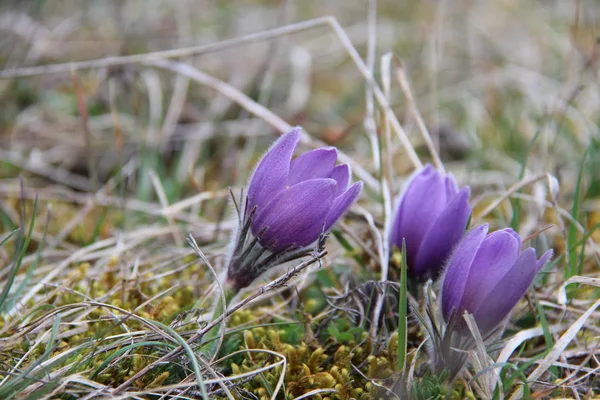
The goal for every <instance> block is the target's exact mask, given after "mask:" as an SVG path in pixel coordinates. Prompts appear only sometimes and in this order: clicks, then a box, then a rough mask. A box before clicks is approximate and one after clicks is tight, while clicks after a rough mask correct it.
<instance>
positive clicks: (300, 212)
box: [225, 127, 362, 290]
mask: <svg viewBox="0 0 600 400" xmlns="http://www.w3.org/2000/svg"><path fill="white" fill-rule="evenodd" d="M300 136H301V129H300V128H298V127H297V128H294V129H292V130H291V131H290V132H288V133H286V134H285V135H283V136H281V137H280V138H279V140H277V141H276V142H275V143H274V144H273V146H271V148H270V149H269V151H267V153H266V154H265V155H264V156H263V158H262V159H261V161H260V162H259V163H258V165H257V167H256V170H255V171H254V174H253V175H252V178H251V180H250V185H249V186H248V196H247V202H246V207H245V210H244V211H242V212H243V214H244V215H243V217H242V218H241V225H240V229H239V231H238V233H237V235H236V238H235V240H234V248H233V252H232V255H231V259H230V260H229V267H228V269H227V281H226V282H225V283H226V284H228V285H229V286H231V287H232V288H233V289H235V290H239V289H242V288H244V287H246V286H248V285H249V284H250V283H252V281H253V280H254V279H256V278H257V277H258V276H259V275H260V274H262V273H263V272H264V271H266V270H268V269H269V268H270V267H272V266H275V265H277V264H281V263H283V262H287V261H290V260H293V259H296V258H299V257H303V256H306V255H310V254H311V252H312V249H311V248H309V246H310V245H311V244H312V243H314V242H316V241H317V240H319V239H320V238H322V234H323V233H325V232H327V231H328V230H329V229H330V228H331V227H332V226H333V224H334V223H335V222H336V221H337V220H338V219H339V218H340V217H341V216H342V215H343V214H344V213H345V212H346V210H347V209H348V208H349V207H350V206H351V205H352V203H353V202H354V201H355V200H356V198H357V197H358V195H359V194H360V191H361V190H362V182H356V183H355V184H353V185H352V186H350V187H348V184H349V182H350V168H349V167H348V165H346V164H342V165H338V166H336V165H335V164H336V161H337V151H336V149H335V148H333V147H327V148H321V149H316V150H312V151H309V152H306V153H304V154H302V155H301V156H299V157H297V158H296V159H294V160H292V155H293V153H294V150H295V148H296V145H297V144H298V142H299V141H300ZM321 246H322V243H321V242H319V247H321Z"/></svg>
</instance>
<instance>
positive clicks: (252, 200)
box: [248, 127, 302, 210]
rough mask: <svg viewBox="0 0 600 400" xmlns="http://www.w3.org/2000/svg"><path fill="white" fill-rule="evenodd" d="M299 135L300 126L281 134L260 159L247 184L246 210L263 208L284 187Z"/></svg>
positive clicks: (300, 132) (300, 133)
mask: <svg viewBox="0 0 600 400" xmlns="http://www.w3.org/2000/svg"><path fill="white" fill-rule="evenodd" d="M301 135H302V131H301V128H300V127H296V128H294V129H292V130H291V131H289V132H288V133H286V134H285V135H282V136H281V137H280V138H279V139H278V140H277V141H276V142H275V143H274V144H273V145H272V146H271V148H270V149H269V150H268V151H267V152H266V153H265V155H264V156H263V158H262V159H261V160H260V162H259V163H258V165H257V167H256V170H255V171H254V174H253V175H252V178H251V180H250V185H249V186H248V210H252V209H253V208H254V207H255V206H256V207H257V208H259V209H260V208H263V206H265V205H266V204H267V203H268V202H269V201H271V199H273V196H275V195H276V194H277V193H279V192H281V191H282V190H283V189H285V185H286V183H287V179H288V175H289V172H290V161H291V159H292V155H293V153H294V149H295V148H296V145H297V144H298V141H300V136H301Z"/></svg>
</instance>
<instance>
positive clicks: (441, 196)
mask: <svg viewBox="0 0 600 400" xmlns="http://www.w3.org/2000/svg"><path fill="white" fill-rule="evenodd" d="M445 206H446V185H445V183H444V178H443V177H442V175H441V174H440V173H439V172H437V171H434V170H433V168H432V167H431V166H430V165H428V166H427V167H426V168H425V169H423V170H422V171H421V172H419V173H418V174H417V175H415V176H414V177H413V178H412V180H411V182H410V183H409V184H408V187H407V188H406V190H405V191H404V194H403V195H402V198H401V200H400V203H399V206H398V208H397V210H398V211H397V213H396V217H395V218H394V227H393V230H392V233H391V235H390V236H391V242H392V245H394V244H395V245H396V246H398V247H401V246H402V239H403V238H404V239H405V240H406V259H407V262H408V265H409V268H410V267H411V266H412V265H414V261H415V259H416V257H417V254H418V252H419V247H420V245H421V243H422V242H423V238H424V237H425V234H426V233H427V231H428V230H429V227H431V225H432V224H433V223H434V222H435V220H436V218H437V217H438V216H439V215H440V213H441V212H442V210H443V209H444V208H445Z"/></svg>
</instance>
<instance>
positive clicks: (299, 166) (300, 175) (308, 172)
mask: <svg viewBox="0 0 600 400" xmlns="http://www.w3.org/2000/svg"><path fill="white" fill-rule="evenodd" d="M336 160H337V151H336V149H335V147H325V148H322V149H316V150H311V151H308V152H306V153H304V154H302V155H301V156H299V157H298V158H296V159H294V161H292V164H291V165H290V174H289V176H288V180H287V184H288V186H294V185H295V184H297V183H299V182H302V181H306V180H309V179H317V178H329V177H330V176H331V172H332V171H333V167H335V162H336Z"/></svg>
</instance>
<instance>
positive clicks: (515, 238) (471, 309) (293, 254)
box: [224, 128, 552, 367]
mask: <svg viewBox="0 0 600 400" xmlns="http://www.w3.org/2000/svg"><path fill="white" fill-rule="evenodd" d="M300 136H301V130H300V128H294V129H293V130H292V131H290V132H288V133H286V134H284V135H283V136H281V137H280V138H279V140H277V141H276V142H275V143H274V144H273V146H272V147H271V148H270V149H269V151H267V153H266V154H265V155H264V156H263V158H262V159H261V161H260V162H259V163H258V165H257V167H256V170H255V171H254V173H253V175H252V178H251V179H250V184H249V187H248V193H247V196H245V197H244V196H242V207H241V210H240V211H239V212H240V227H239V230H238V232H237V234H236V236H235V238H234V241H233V247H232V252H231V257H230V260H229V264H228V269H227V275H226V279H225V282H224V283H225V285H226V287H227V288H229V289H230V290H232V291H235V292H237V291H239V290H240V289H243V288H244V287H246V286H248V285H250V284H251V283H252V282H253V281H254V280H255V279H256V278H257V277H258V276H259V275H261V274H262V273H263V272H265V271H267V270H268V269H269V268H271V267H273V266H275V265H279V264H282V263H284V262H287V261H290V260H293V259H296V258H299V257H304V256H306V255H309V254H311V253H312V252H314V249H313V248H312V247H311V246H312V245H313V244H314V243H317V248H318V249H320V248H321V247H322V246H323V239H324V236H325V234H326V232H327V231H328V230H329V229H331V227H332V226H333V225H334V224H335V222H336V221H337V220H338V219H339V218H340V217H341V216H342V215H343V214H344V213H345V212H346V211H347V210H348V208H349V207H350V206H351V205H352V203H354V201H355V200H356V199H357V198H358V196H359V194H360V192H361V190H362V182H357V183H354V184H352V185H350V168H349V167H348V165H346V164H342V165H337V166H336V161H337V151H336V149H335V148H333V147H328V148H320V149H316V150H312V151H309V152H306V153H304V154H302V155H300V156H299V157H297V158H295V159H293V154H294V151H295V149H296V147H297V145H298V142H299V140H300ZM469 195H470V188H469V187H468V186H465V187H462V188H460V189H459V188H458V186H457V184H456V180H455V178H454V177H453V176H452V175H451V174H448V175H446V174H443V173H441V172H439V171H436V170H435V169H434V168H433V167H432V166H430V165H428V166H426V167H425V168H423V169H422V170H420V171H417V172H416V174H415V175H414V176H413V177H412V179H411V180H410V181H409V183H408V185H407V186H406V189H405V190H404V192H403V194H402V196H401V197H400V200H399V202H398V206H397V208H396V214H395V218H394V224H393V226H392V228H391V231H390V232H389V237H390V242H391V243H390V244H391V248H394V247H397V248H399V249H401V248H402V247H403V246H402V244H403V243H404V244H405V245H406V246H405V249H406V254H405V259H406V264H407V268H408V273H409V275H410V276H411V277H412V278H413V279H414V280H415V281H416V282H423V281H425V280H428V279H433V280H436V279H440V280H441V296H440V297H441V309H442V312H441V314H442V316H443V319H444V320H445V322H446V324H447V326H446V331H447V332H448V334H449V335H450V336H449V337H452V336H454V337H459V338H465V337H467V336H468V335H469V331H468V329H466V324H465V322H464V319H463V315H464V314H465V313H469V314H471V315H472V316H473V318H474V320H475V322H476V323H477V326H478V328H479V329H480V332H481V334H482V335H483V337H489V336H490V335H491V334H492V333H493V332H494V331H495V330H496V329H497V327H498V326H500V324H501V323H502V321H503V320H505V318H506V316H507V315H508V314H509V313H510V311H511V310H512V309H513V308H514V306H515V305H516V304H517V303H518V302H519V300H520V299H521V298H522V297H523V296H524V294H525V292H526V291H527V289H528V288H529V286H530V285H531V282H532V281H533V279H534V277H535V275H536V274H537V272H538V271H539V270H540V269H541V268H542V267H543V265H544V264H545V263H546V262H547V261H548V260H549V259H550V257H551V256H552V251H548V252H546V253H545V254H544V255H542V257H541V258H539V259H538V258H537V257H536V253H535V250H534V249H533V248H527V249H525V250H524V251H521V246H522V240H521V237H520V236H519V235H518V234H517V233H516V232H515V231H513V230H512V229H502V230H498V231H495V232H492V233H489V234H488V226H487V225H481V226H478V227H476V228H474V229H472V230H471V231H469V232H467V233H465V232H466V230H467V225H468V221H469V218H470V216H471V207H470V205H469ZM443 341H444V342H449V343H451V345H455V344H456V343H462V339H461V340H459V341H458V342H452V341H451V340H449V341H445V340H443ZM459 347H460V344H459ZM460 367H462V364H461V365H460Z"/></svg>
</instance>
